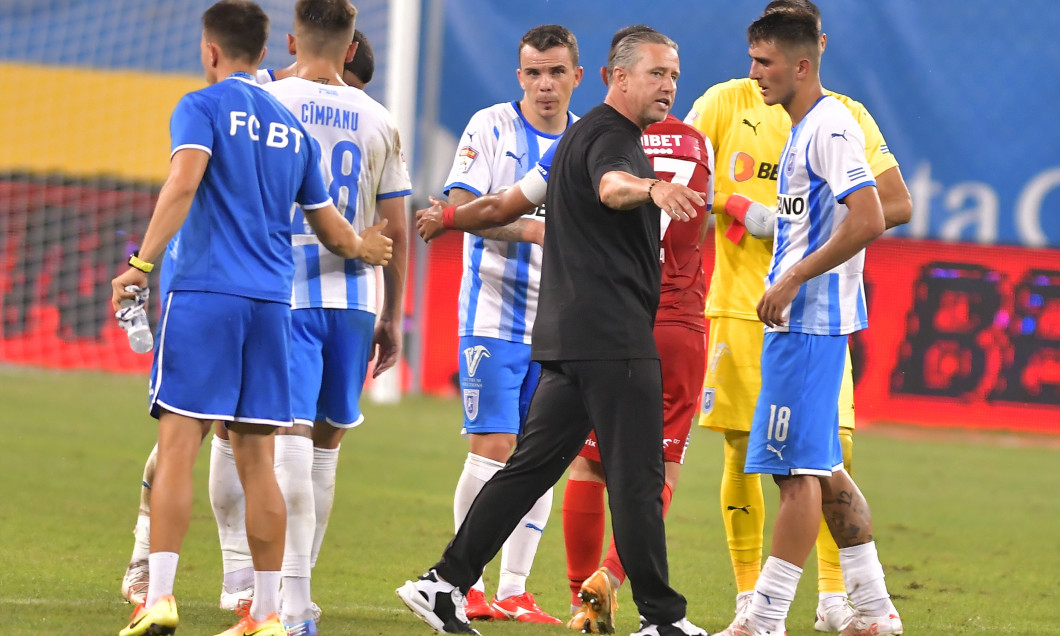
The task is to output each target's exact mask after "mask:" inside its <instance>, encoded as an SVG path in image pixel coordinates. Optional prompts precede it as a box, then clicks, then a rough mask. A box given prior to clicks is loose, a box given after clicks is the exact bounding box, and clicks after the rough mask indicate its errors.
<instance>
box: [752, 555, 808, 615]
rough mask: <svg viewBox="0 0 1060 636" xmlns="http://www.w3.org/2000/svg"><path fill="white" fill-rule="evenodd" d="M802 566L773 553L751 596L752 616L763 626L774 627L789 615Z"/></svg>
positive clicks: (763, 567)
mask: <svg viewBox="0 0 1060 636" xmlns="http://www.w3.org/2000/svg"><path fill="white" fill-rule="evenodd" d="M800 577H802V568H800V567H798V566H796V565H794V564H791V563H788V562H787V561H784V560H782V559H778V558H777V557H774V556H771V557H769V558H767V559H766V562H765V565H763V566H762V573H761V574H760V575H759V576H758V583H756V584H755V595H754V597H753V598H752V599H751V618H752V619H753V620H754V622H756V623H757V624H758V626H759V627H762V628H765V629H772V628H773V627H774V626H776V625H777V623H779V622H780V621H782V620H784V619H785V618H787V616H788V609H789V608H790V607H791V601H792V600H794V599H795V588H796V587H798V585H799V578H800Z"/></svg>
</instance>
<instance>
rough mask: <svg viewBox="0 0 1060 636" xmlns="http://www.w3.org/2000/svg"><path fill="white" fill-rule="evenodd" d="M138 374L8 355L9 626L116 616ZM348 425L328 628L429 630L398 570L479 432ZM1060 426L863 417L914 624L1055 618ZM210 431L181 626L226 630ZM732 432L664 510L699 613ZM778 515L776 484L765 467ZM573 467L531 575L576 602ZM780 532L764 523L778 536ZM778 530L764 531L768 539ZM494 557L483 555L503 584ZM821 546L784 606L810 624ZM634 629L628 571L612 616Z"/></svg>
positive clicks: (123, 611) (189, 630)
mask: <svg viewBox="0 0 1060 636" xmlns="http://www.w3.org/2000/svg"><path fill="white" fill-rule="evenodd" d="M145 396H146V380H145V379H144V378H142V377H133V376H113V375H103V374H91V373H55V372H45V371H38V370H28V369H20V368H12V367H7V368H0V462H2V471H0V475H2V476H0V479H2V482H0V486H2V487H0V493H2V494H0V538H2V543H0V633H3V634H5V635H9V634H70V633H77V634H117V632H118V630H119V629H120V628H121V627H123V626H124V623H125V621H126V620H127V618H128V615H129V612H130V611H131V607H130V606H128V605H126V604H124V602H123V601H122V599H121V596H120V594H119V587H120V582H121V576H122V574H123V572H124V569H125V566H126V564H127V562H128V558H129V553H130V550H131V547H132V533H131V529H132V527H133V524H134V522H135V519H136V509H137V501H138V496H139V494H138V492H139V491H138V486H139V481H140V475H141V472H142V468H143V462H144V459H145V458H146V456H147V453H148V451H149V450H150V448H151V445H152V443H153V441H154V437H155V427H154V425H153V421H152V420H151V419H150V418H149V417H148V416H147V414H146V412H145V402H146V397H145ZM365 411H366V422H365V424H364V425H363V426H361V427H360V428H357V429H355V430H353V431H352V432H350V433H349V434H348V435H347V436H346V440H345V442H344V443H343V450H342V455H341V459H340V466H339V474H338V486H337V493H336V499H335V511H334V514H333V516H332V519H331V526H330V528H329V531H328V536H327V538H326V540H325V544H324V548H323V551H322V553H321V557H320V562H319V563H318V565H317V568H316V570H315V572H314V578H313V589H314V593H313V598H314V600H315V601H316V602H317V603H318V604H319V605H320V606H321V607H322V608H323V611H324V615H323V618H322V621H321V623H320V630H321V634H326V635H328V636H331V635H340V634H356V635H361V636H363V635H374V634H385V635H388V636H389V635H397V636H403V635H405V634H409V635H423V634H429V633H431V631H430V629H429V628H428V627H427V626H426V625H424V624H423V623H421V622H420V621H419V620H418V619H416V618H415V617H413V615H412V614H411V613H410V612H408V611H407V610H406V609H405V608H404V606H403V605H402V603H401V601H400V600H399V599H398V598H397V597H396V596H395V595H394V589H395V588H396V587H398V586H399V585H401V583H402V582H404V581H405V580H406V579H409V578H414V577H416V576H417V575H419V574H421V573H422V571H423V570H424V569H425V568H427V567H428V566H430V565H431V564H432V563H434V561H435V560H436V559H437V558H438V556H439V555H440V553H441V550H442V549H443V547H444V546H445V544H446V543H447V542H448V540H449V539H450V538H451V536H452V496H453V488H454V486H455V484H456V480H457V477H458V475H459V472H460V469H461V466H462V464H463V460H464V457H465V455H466V451H467V447H466V444H465V442H464V441H463V440H462V439H461V438H460V437H459V435H458V434H457V430H458V428H459V419H460V404H459V402H458V401H456V400H443V399H434V398H406V399H405V400H404V401H403V402H402V403H401V404H399V405H394V406H381V405H372V404H367V405H366V408H365ZM1058 442H1060V440H1058V439H1056V438H1049V437H1027V436H1020V437H1017V436H1012V435H1006V434H983V433H975V434H973V433H969V432H962V431H959V430H952V431H946V432H945V433H944V434H938V433H935V432H927V433H925V432H923V431H921V430H918V429H912V428H908V427H892V426H886V427H885V426H875V427H873V428H871V429H866V430H862V431H859V432H858V433H856V434H855V452H854V472H855V477H856V478H857V480H858V482H859V484H860V485H861V487H862V489H863V490H864V492H865V493H866V495H867V497H868V498H869V501H870V503H871V505H872V509H873V513H874V519H875V531H876V538H877V543H878V546H879V549H880V554H881V556H882V559H883V561H884V567H885V570H886V573H887V583H888V586H889V588H890V591H891V593H892V595H893V596H894V598H895V604H896V605H897V606H898V608H899V610H900V611H901V613H902V618H903V620H904V622H905V625H906V634H910V635H915V634H979V633H1007V634H1060V592H1058V589H1060V443H1058ZM208 452H209V451H208V450H206V449H204V450H202V452H201V455H200V457H199V461H198V464H197V466H196V486H195V496H196V501H195V509H194V513H193V517H192V522H191V529H190V531H189V533H188V536H187V539H186V540H185V543H184V548H183V551H182V554H181V562H180V568H179V572H178V576H177V585H176V594H177V598H178V602H179V609H180V614H181V627H180V629H179V630H178V634H186V635H187V634H216V633H218V632H220V631H222V630H223V629H225V628H227V627H229V626H230V625H231V624H232V623H233V622H234V617H233V615H232V614H230V613H228V612H224V611H222V610H220V609H218V608H217V599H218V592H219V589H220V581H221V562H220V555H219V550H218V544H217V534H216V529H215V527H214V521H213V516H212V513H211V511H210V507H209V503H208V500H207V492H206V490H207V482H206V470H207V467H208V463H209V462H208ZM720 468H721V436H720V435H718V434H716V433H713V432H710V431H706V430H702V429H698V428H697V429H695V430H694V431H693V435H692V444H691V446H690V448H689V451H688V457H687V460H686V463H685V467H684V470H683V473H682V476H681V481H680V483H679V485H678V488H677V491H676V495H675V497H674V501H673V507H672V509H671V511H670V515H669V518H668V519H667V524H666V526H667V534H668V544H669V551H670V575H671V581H672V583H673V584H674V586H675V587H676V588H677V589H678V590H679V591H681V592H682V593H683V594H684V595H685V596H686V597H687V598H688V601H689V618H690V619H691V620H692V621H693V622H695V623H697V624H699V625H700V626H702V627H704V628H706V629H708V630H709V631H711V632H715V631H721V630H722V629H723V628H724V627H725V626H726V625H728V623H729V621H730V620H731V618H732V612H733V598H734V595H735V585H734V583H733V575H732V570H731V567H730V564H729V555H728V550H727V549H726V544H725V534H724V529H723V528H722V524H721V518H720V513H719V510H718V484H719V479H720V477H719V473H720ZM764 490H765V494H766V501H767V502H768V503H769V513H768V516H767V520H766V528H767V536H768V533H769V532H770V529H771V527H772V523H773V520H774V514H773V510H774V509H775V502H776V495H777V491H776V487H775V486H774V485H773V484H772V483H770V482H767V483H765V484H764ZM561 503H562V485H561V486H560V487H557V489H556V495H555V500H554V505H553V512H552V517H551V519H550V521H549V525H548V528H547V529H546V531H545V534H544V537H543V540H542V542H541V548H540V551H539V552H538V556H537V560H536V562H535V564H534V570H533V573H532V574H531V576H530V579H529V582H528V588H529V590H530V591H531V592H533V593H534V595H535V596H536V598H537V600H538V603H539V604H540V605H541V606H542V607H543V608H544V609H545V610H546V611H548V612H550V613H552V614H553V615H555V616H560V617H564V618H565V617H566V616H567V612H568V602H569V592H568V589H567V581H566V575H565V574H566V570H565V561H564V555H563V536H562V529H561V513H560V510H561ZM767 545H768V538H767ZM767 549H768V548H767ZM496 581H497V562H496V561H495V562H494V563H492V564H491V565H490V566H489V567H488V568H487V571H486V584H487V591H488V593H492V592H493V591H494V590H495V586H496ZM816 602H817V595H816V561H815V560H814V558H813V557H812V556H811V559H810V562H809V563H808V564H807V568H806V572H805V574H804V576H803V580H802V584H801V585H800V587H799V594H798V597H797V598H796V600H795V603H794V605H793V607H792V611H791V614H790V616H789V618H788V621H787V627H788V634H789V635H790V636H802V635H810V634H814V633H816V632H814V630H813V618H814V608H815V606H816ZM476 627H477V628H478V629H479V630H480V631H481V632H482V633H483V634H484V636H490V635H505V634H546V633H550V634H557V635H558V634H563V633H572V632H568V631H567V630H565V629H564V628H561V627H558V626H555V627H553V626H543V625H526V624H514V623H476ZM636 629H637V615H636V610H635V607H634V605H633V602H632V600H631V597H630V595H629V590H628V586H626V587H625V588H623V590H622V592H621V593H620V596H619V612H618V633H619V634H629V633H630V632H633V631H636Z"/></svg>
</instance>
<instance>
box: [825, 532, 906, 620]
mask: <svg viewBox="0 0 1060 636" xmlns="http://www.w3.org/2000/svg"><path fill="white" fill-rule="evenodd" d="M839 565H840V566H841V567H842V568H843V584H844V585H846V588H847V590H848V593H849V596H850V602H851V603H852V604H853V605H854V607H856V608H857V609H858V611H860V612H861V613H862V614H864V615H866V616H886V615H887V614H890V613H897V610H895V609H894V603H892V602H891V596H890V594H888V593H887V584H886V583H885V582H884V580H883V565H882V564H880V557H879V555H878V554H877V553H876V542H875V541H870V542H868V543H863V544H861V545H855V546H851V547H849V548H840V549H839Z"/></svg>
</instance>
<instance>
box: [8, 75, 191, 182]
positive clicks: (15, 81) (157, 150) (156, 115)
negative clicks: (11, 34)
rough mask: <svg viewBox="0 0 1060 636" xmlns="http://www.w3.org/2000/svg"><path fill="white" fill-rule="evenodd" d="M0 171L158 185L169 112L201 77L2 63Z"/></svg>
mask: <svg viewBox="0 0 1060 636" xmlns="http://www.w3.org/2000/svg"><path fill="white" fill-rule="evenodd" d="M0 86H3V87H4V89H3V91H0V121H4V122H7V126H8V129H7V131H6V132H5V134H4V139H3V143H0V170H2V171H18V172H31V173H60V174H63V175H67V176H73V177H96V176H108V177H117V178H121V179H125V180H134V181H148V182H156V183H161V182H162V181H163V180H165V177H166V172H167V170H168V166H169V116H170V113H172V111H173V108H174V106H176V104H177V101H178V100H179V99H180V98H181V97H182V96H183V95H184V94H186V93H189V92H191V91H194V90H197V89H199V88H202V87H203V86H205V80H204V79H203V78H201V77H189V76H185V75H169V76H166V75H157V74H155V75H152V74H148V73H142V72H131V71H104V70H98V69H84V68H62V67H54V66H31V65H24V64H10V63H5V64H0Z"/></svg>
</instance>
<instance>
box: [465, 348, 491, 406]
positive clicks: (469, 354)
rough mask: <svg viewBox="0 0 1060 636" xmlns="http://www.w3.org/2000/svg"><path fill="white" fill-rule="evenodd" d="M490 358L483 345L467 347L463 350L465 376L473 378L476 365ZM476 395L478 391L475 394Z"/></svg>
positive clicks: (488, 351)
mask: <svg viewBox="0 0 1060 636" xmlns="http://www.w3.org/2000/svg"><path fill="white" fill-rule="evenodd" d="M489 357H490V350H489V349H487V348H486V346H485V345H475V346H474V347H468V348H467V349H464V362H466V363H467V375H468V377H471V378H473V377H475V373H476V372H477V371H478V365H479V364H481V362H482V359H483V358H489ZM475 394H476V395H478V391H476V392H475Z"/></svg>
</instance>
